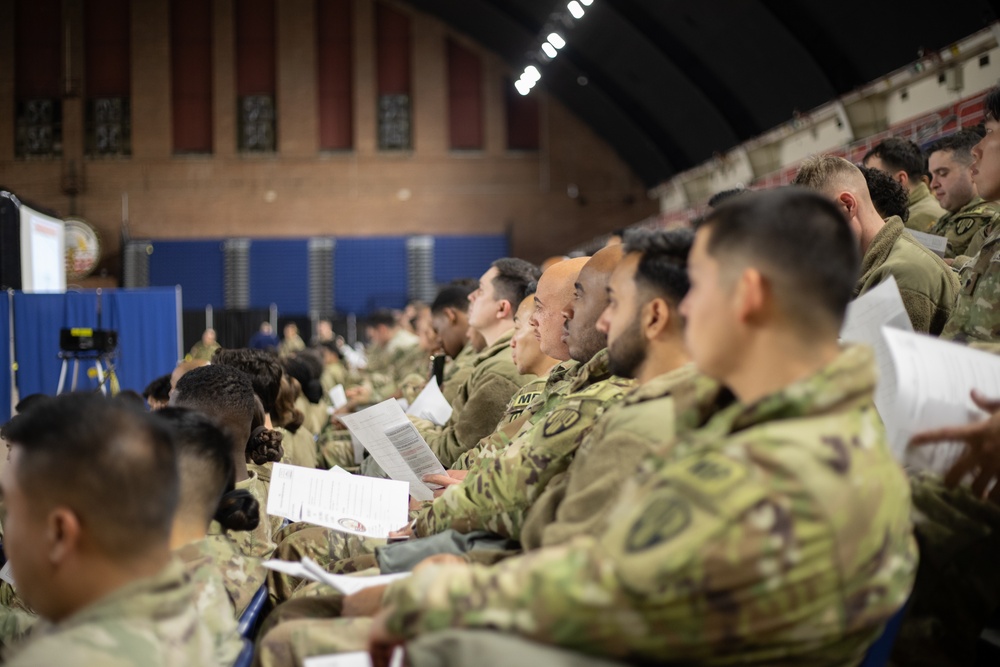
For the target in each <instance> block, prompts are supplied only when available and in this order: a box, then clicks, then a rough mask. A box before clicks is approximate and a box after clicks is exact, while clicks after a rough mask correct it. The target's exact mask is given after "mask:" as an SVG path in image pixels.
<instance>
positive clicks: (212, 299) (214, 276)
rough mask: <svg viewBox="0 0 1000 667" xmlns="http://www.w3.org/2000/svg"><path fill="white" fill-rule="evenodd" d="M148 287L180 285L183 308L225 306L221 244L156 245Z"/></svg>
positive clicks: (217, 241) (150, 264) (183, 242)
mask: <svg viewBox="0 0 1000 667" xmlns="http://www.w3.org/2000/svg"><path fill="white" fill-rule="evenodd" d="M152 246H153V254H152V255H150V257H149V286H150V287H173V286H174V285H180V286H181V289H182V290H183V293H182V294H181V299H182V300H183V303H184V308H185V309H187V310H196V309H198V308H204V307H205V306H208V305H211V306H212V307H213V308H223V307H224V306H225V296H224V286H225V285H224V280H225V279H224V275H225V273H224V267H223V255H222V241H219V240H215V241H153V242H152Z"/></svg>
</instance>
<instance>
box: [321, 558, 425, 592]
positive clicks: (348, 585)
mask: <svg viewBox="0 0 1000 667" xmlns="http://www.w3.org/2000/svg"><path fill="white" fill-rule="evenodd" d="M302 567H303V569H305V571H306V572H308V573H309V575H308V578H310V579H312V580H313V581H321V582H323V583H324V584H326V585H327V586H331V587H333V588H336V589H337V590H338V591H340V592H341V593H343V594H344V595H353V594H354V593H357V592H358V591H363V590H365V589H366V588H372V587H373V586H385V585H388V584H391V583H392V582H394V581H399V580H400V579H405V578H407V577H408V576H410V574H412V573H411V572H399V573H396V574H379V575H375V576H374V577H358V576H351V575H347V574H331V573H329V572H327V571H326V570H324V569H323V568H322V567H320V565H319V564H317V563H316V561H314V560H312V559H311V558H309V557H304V558H303V559H302Z"/></svg>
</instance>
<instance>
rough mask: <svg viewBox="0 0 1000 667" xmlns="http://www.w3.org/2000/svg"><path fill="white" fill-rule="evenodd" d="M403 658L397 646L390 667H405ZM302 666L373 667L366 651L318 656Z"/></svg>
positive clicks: (309, 659)
mask: <svg viewBox="0 0 1000 667" xmlns="http://www.w3.org/2000/svg"><path fill="white" fill-rule="evenodd" d="M403 658H404V654H403V648H402V647H401V646H397V647H396V648H395V649H393V651H392V657H390V658H389V667H403ZM302 664H303V666H304V667H372V658H371V656H370V655H369V654H367V653H365V652H364V651H354V652H352V653H334V654H331V655H317V656H314V657H312V658H306V659H305V660H304V661H303V662H302Z"/></svg>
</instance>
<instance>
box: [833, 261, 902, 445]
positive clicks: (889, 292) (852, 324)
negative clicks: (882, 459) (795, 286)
mask: <svg viewBox="0 0 1000 667" xmlns="http://www.w3.org/2000/svg"><path fill="white" fill-rule="evenodd" d="M882 327H891V328H894V329H900V330H902V331H913V324H912V323H911V322H910V316H909V315H907V313H906V307H905V306H903V298H902V297H901V296H900V295H899V287H898V286H897V285H896V279H895V278H893V277H892V276H889V278H888V279H886V280H884V281H882V283H881V284H879V285H878V286H876V287H875V288H874V289H872V290H869V291H868V292H866V293H864V294H862V295H861V296H859V297H858V298H857V299H855V300H854V301H852V302H851V303H849V304H848V305H847V315H846V316H845V317H844V326H843V328H842V329H841V330H840V338H841V340H844V341H847V342H850V343H864V344H865V345H868V346H870V347H871V348H872V351H874V352H875V365H876V366H877V367H878V384H876V385H875V407H876V408H877V409H878V413H879V414H880V415H881V416H882V421H883V422H885V425H886V430H887V431H890V424H894V423H895V421H896V420H895V417H894V415H893V414H892V410H893V406H894V405H895V403H896V369H895V368H894V366H893V363H892V355H891V354H890V353H889V346H888V344H887V343H886V340H885V336H884V335H883V334H882ZM890 435H891V431H890Z"/></svg>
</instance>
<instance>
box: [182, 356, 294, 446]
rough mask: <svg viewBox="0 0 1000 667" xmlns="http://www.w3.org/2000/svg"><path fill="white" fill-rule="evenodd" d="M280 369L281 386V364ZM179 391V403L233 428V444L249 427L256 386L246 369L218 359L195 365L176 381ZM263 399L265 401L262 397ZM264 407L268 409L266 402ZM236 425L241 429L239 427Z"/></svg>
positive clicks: (279, 379)
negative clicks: (208, 364)
mask: <svg viewBox="0 0 1000 667" xmlns="http://www.w3.org/2000/svg"><path fill="white" fill-rule="evenodd" d="M233 351H234V352H235V351H237V350H233ZM275 365H277V362H275ZM278 372H279V375H278V384H279V386H280V384H281V375H280V372H281V367H280V366H278ZM176 391H177V395H176V398H175V402H176V404H177V405H178V406H181V407H185V408H191V409H192V410H197V411H198V412H201V413H204V414H206V415H208V416H209V417H212V418H214V419H215V420H216V421H218V422H219V423H221V424H222V425H223V426H225V427H226V428H229V429H230V430H231V431H233V432H232V433H230V436H231V437H232V438H233V439H234V442H233V444H234V447H235V446H236V444H237V443H236V441H235V439H236V438H238V437H239V436H240V434H241V433H242V432H243V431H249V430H250V422H251V421H252V420H253V415H254V405H255V404H254V393H255V387H254V384H253V380H252V378H251V377H250V376H248V375H247V374H246V373H244V372H243V371H241V370H239V369H237V368H235V367H233V366H228V365H224V364H218V363H216V364H212V365H210V366H202V367H201V368H195V369H193V370H191V371H188V372H187V373H185V374H184V377H182V378H181V379H180V380H178V381H177V388H176ZM258 395H259V394H258ZM261 402H262V403H263V399H261ZM272 404H273V399H272ZM264 409H265V410H267V406H265V407H264ZM237 426H239V427H240V430H237V428H236V427H237ZM240 444H243V443H240Z"/></svg>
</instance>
